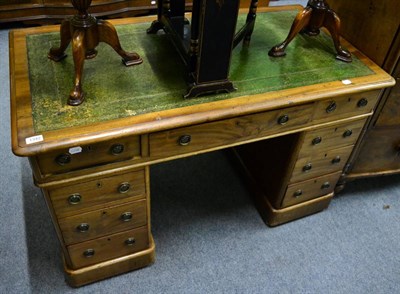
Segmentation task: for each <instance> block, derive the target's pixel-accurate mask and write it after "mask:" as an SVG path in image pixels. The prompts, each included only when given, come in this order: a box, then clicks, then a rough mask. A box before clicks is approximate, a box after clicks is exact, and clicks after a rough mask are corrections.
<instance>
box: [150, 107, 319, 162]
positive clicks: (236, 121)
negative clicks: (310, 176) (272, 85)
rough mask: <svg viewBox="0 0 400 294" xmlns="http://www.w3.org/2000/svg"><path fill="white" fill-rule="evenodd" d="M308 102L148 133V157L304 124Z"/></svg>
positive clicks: (222, 142) (238, 139)
mask: <svg viewBox="0 0 400 294" xmlns="http://www.w3.org/2000/svg"><path fill="white" fill-rule="evenodd" d="M311 114H312V105H311V104H309V105H300V106H296V107H289V108H285V109H278V110H274V111H269V112H265V113H257V114H252V115H246V116H241V117H237V118H232V119H226V120H223V121H216V122H210V123H206V124H201V125H196V126H191V127H185V128H179V129H174V130H170V131H165V132H159V133H154V134H151V135H150V140H149V141H150V156H151V157H153V158H154V157H155V158H158V157H169V156H173V155H178V154H185V153H191V152H195V151H199V150H206V149H209V148H215V147H219V146H226V145H231V144H235V143H237V142H241V141H245V140H250V139H253V138H262V137H263V136H268V135H270V134H273V133H279V132H285V131H288V130H292V129H296V128H299V127H302V126H304V125H306V124H307V123H308V122H309V121H310V116H311Z"/></svg>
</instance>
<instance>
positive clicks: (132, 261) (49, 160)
mask: <svg viewBox="0 0 400 294" xmlns="http://www.w3.org/2000/svg"><path fill="white" fill-rule="evenodd" d="M267 11H268V13H266V15H265V19H268V22H263V21H261V19H263V13H261V12H260V13H259V14H258V15H257V17H258V18H257V19H258V21H259V22H258V27H259V28H260V29H261V30H260V31H259V32H257V26H256V30H255V32H254V33H253V37H252V44H255V45H254V46H253V47H250V48H248V49H238V48H237V49H235V51H234V57H233V66H232V69H231V70H232V72H233V74H232V77H233V78H234V79H235V82H237V83H241V84H242V87H241V88H242V89H243V90H242V91H240V90H238V91H236V92H233V93H230V94H223V95H219V96H218V95H215V96H214V95H212V96H206V97H202V98H196V99H186V100H184V99H182V97H181V95H180V93H181V88H179V87H181V86H184V82H182V83H180V73H179V71H178V70H177V71H178V72H177V73H174V71H171V68H168V69H167V71H163V70H161V69H160V68H159V66H161V65H160V64H159V63H158V62H157V59H153V58H158V57H157V56H159V54H161V53H162V52H164V51H167V54H169V52H173V51H174V49H173V48H172V49H171V48H168V47H160V48H161V49H162V50H159V49H160V48H159V47H157V46H155V45H154V44H155V43H154V42H157V40H158V39H159V38H158V37H159V36H156V37H157V38H155V39H151V40H149V39H147V38H145V37H143V36H148V35H146V34H145V32H144V31H143V35H141V36H142V37H140V38H136V37H135V32H142V28H145V27H146V26H147V25H148V24H149V22H150V21H151V20H152V19H150V18H143V19H121V20H116V21H114V22H113V24H114V25H116V27H117V30H119V35H120V38H121V42H122V43H123V42H128V43H129V40H132V39H133V41H132V42H133V43H134V44H131V45H132V46H133V45H134V46H136V47H137V48H139V49H140V48H142V49H143V48H145V49H146V50H145V51H143V52H140V50H142V49H140V50H139V54H141V55H142V56H143V57H144V63H143V65H144V66H143V67H142V68H139V67H137V68H136V69H134V70H130V69H126V68H124V67H123V66H122V65H121V67H114V66H115V62H113V61H112V60H110V62H109V64H110V66H112V68H101V69H96V67H91V66H90V65H89V62H88V67H87V70H88V74H87V85H88V88H87V91H88V96H87V100H86V103H85V105H82V106H79V107H70V106H67V105H65V104H63V103H65V102H64V101H65V99H63V97H64V93H59V92H62V91H63V89H66V91H68V85H69V80H68V77H70V73H69V72H68V71H69V70H72V69H71V66H69V65H68V64H67V63H68V62H72V61H68V60H69V59H68V58H66V59H65V61H64V63H61V64H59V65H54V63H51V61H47V58H46V54H45V52H47V48H48V44H47V41H49V42H52V41H56V40H54V39H53V37H54V36H57V35H58V34H57V31H58V27H57V26H48V27H36V28H29V29H23V30H15V31H12V32H11V33H10V77H11V79H10V81H11V83H10V84H11V124H12V148H13V152H14V153H15V154H16V155H18V156H25V157H28V158H29V161H30V163H31V167H32V171H33V175H34V180H35V183H36V185H38V186H39V187H40V188H41V189H42V191H43V194H44V197H45V199H46V203H47V205H48V208H49V212H50V215H51V218H52V221H53V224H54V227H55V230H56V232H57V235H58V238H59V241H60V244H61V248H62V252H63V256H64V268H65V273H66V276H67V280H68V282H69V283H70V284H71V285H72V286H81V285H84V284H87V283H91V282H95V281H98V280H101V279H104V278H107V277H110V276H113V275H117V274H120V273H123V272H127V271H130V270H133V269H138V268H140V267H144V266H146V265H149V264H151V263H152V262H154V253H155V246H154V241H153V239H152V235H151V222H150V220H151V218H150V189H149V183H150V176H149V169H150V166H151V165H153V164H156V163H159V162H164V161H167V160H173V159H176V158H182V157H186V156H192V155H196V154H200V153H205V152H210V151H213V150H218V149H223V148H230V147H235V152H236V153H237V154H238V156H239V158H240V162H241V163H242V164H243V166H245V171H246V174H247V175H249V179H250V181H251V182H252V183H253V187H255V193H254V198H255V203H256V206H257V208H258V210H259V211H260V213H261V215H262V217H263V218H264V220H265V221H266V223H267V224H269V225H270V226H274V225H278V224H283V223H285V222H288V221H291V220H295V219H297V218H300V217H303V216H306V215H309V214H312V213H315V212H318V211H321V210H323V209H324V208H326V207H327V206H328V205H329V203H330V200H331V199H332V197H333V194H334V188H335V183H336V182H337V180H338V179H339V177H340V175H341V173H342V170H343V167H344V166H345V164H346V160H347V158H348V157H349V156H350V154H351V152H352V149H353V146H354V144H355V142H356V141H357V138H358V136H359V134H360V132H362V129H363V127H364V123H365V121H366V119H367V118H368V117H369V116H371V115H372V113H373V109H374V106H375V104H376V103H377V100H378V94H379V92H380V91H381V89H382V88H385V87H390V86H392V85H393V84H394V80H393V79H392V78H391V77H390V76H389V75H388V74H386V73H385V72H384V71H382V70H381V69H380V68H379V67H378V66H376V65H375V64H373V63H372V62H371V61H370V60H368V59H367V58H366V57H364V56H363V55H362V54H361V53H360V52H358V51H357V50H356V49H355V48H353V47H351V46H350V45H349V44H347V43H344V44H345V45H346V46H347V48H348V49H349V50H350V51H351V52H352V54H353V56H355V57H356V58H355V60H354V61H353V63H351V64H343V63H341V62H339V61H335V60H333V59H332V58H331V52H329V50H328V49H327V50H328V51H327V50H325V49H324V48H330V47H331V46H325V45H323V44H324V43H323V42H325V41H324V39H313V40H316V41H313V42H322V45H321V46H319V47H318V46H315V44H313V46H312V47H313V48H314V49H313V50H314V51H313V52H312V53H311V54H310V55H307V54H305V53H300V54H301V58H299V57H296V59H294V60H292V59H290V57H289V56H288V58H285V59H279V60H276V59H269V57H267V51H268V50H267V48H269V47H270V46H271V44H274V43H276V39H280V38H281V36H278V35H277V36H275V37H276V38H275V39H274V38H271V39H265V34H264V32H265V30H266V28H265V27H264V26H265V25H266V26H269V25H275V27H276V28H275V27H274V28H273V29H271V31H274V32H277V31H279V28H278V27H281V30H282V34H285V33H286V32H287V26H290V24H291V20H292V19H293V16H292V14H286V12H287V11H289V12H290V11H293V7H292V8H290V7H286V8H274V9H273V8H270V9H268V10H267ZM269 12H271V14H269ZM294 13H296V11H294ZM142 22H144V23H142ZM281 22H282V23H281ZM277 28H278V29H277ZM124 36H125V37H124ZM126 36H128V38H126ZM148 38H152V37H151V36H150V37H148ZM321 38H323V36H322V37H321ZM326 39H327V40H328V41H327V42H330V40H329V38H326ZM46 40H47V41H46ZM302 42H303V43H302ZM307 42H308V40H303V41H302V39H301V38H298V41H295V42H294V43H293V45H292V46H291V47H293V48H294V49H295V50H296V52H298V51H299V47H301V46H306V44H307ZM167 43H169V42H167ZM167 43H165V44H161V45H163V46H164V45H165V46H167V45H166V44H167ZM146 44H147V45H146ZM125 45H128V46H125V47H127V48H128V50H129V46H130V45H129V44H125ZM145 45H146V46H147V47H146V46H145ZM158 45H160V44H158ZM296 46H297V48H296ZM155 47H157V48H155ZM257 48H259V49H257ZM152 49H157V50H155V52H154V50H153V51H152ZM252 50H253V51H256V50H261V51H264V50H265V59H264V58H263V56H262V54H258V53H257V52H256V53H257V54H252V52H253V51H252ZM106 51H107V50H104V51H102V52H106ZM305 52H309V49H307V51H305ZM42 53H43V56H42ZM142 53H143V54H142ZM152 53H155V54H153V55H152ZM104 54H105V56H103V57H101V56H100V54H99V56H98V58H96V59H100V60H99V62H102V60H101V58H105V59H108V58H113V56H114V55H115V54H113V52H112V51H110V54H109V55H106V53H104ZM320 54H321V55H320ZM288 55H289V54H288ZM290 55H291V56H293V55H294V54H290ZM319 55H320V56H319ZM318 56H319V57H318ZM325 57H326V58H325ZM160 58H162V56H161V57H160ZM176 58H178V59H179V56H177V57H176ZM254 58H260V59H259V61H254ZM319 58H320V59H319ZM315 59H317V60H318V63H317V65H315V64H313V63H312V60H315ZM257 60H258V59H257ZM93 62H96V61H95V60H94V61H93ZM235 62H236V65H235ZM264 63H266V64H269V65H270V66H269V67H266V66H265V65H263V64H264ZM105 64H108V63H105ZM173 64H174V63H173ZM157 65H158V66H157ZM258 65H261V66H262V67H261V68H259V67H258ZM146 66H147V67H146ZM239 69H240V70H239ZM112 70H116V71H118V73H119V74H118V80H116V81H109V80H110V78H109V77H110V76H111V75H110V76H109V75H107V74H106V75H105V78H104V79H100V81H101V82H100V83H99V82H98V83H96V84H94V86H93V87H92V88H90V86H89V85H90V84H91V80H90V79H91V76H90V73H92V74H93V76H94V77H96V78H97V79H98V78H99V75H101V72H106V73H108V72H109V71H112ZM141 70H143V71H144V72H140V71H141ZM145 71H150V74H149V72H147V75H146V77H149V79H151V78H152V77H159V80H158V83H159V85H157V86H158V87H159V89H156V90H157V91H158V92H152V91H153V90H154V87H153V86H152V85H154V83H153V82H151V81H149V86H148V87H147V88H146V87H144V85H146V81H147V80H146V78H141V77H142V76H141V75H142V74H143V75H145V74H146V72H145ZM254 71H256V72H255V73H254ZM263 73H264V75H263ZM253 74H254V75H255V76H252V75H253ZM175 76H176V77H177V79H176V80H175ZM249 76H250V77H249ZM260 76H261V77H260ZM59 77H61V78H59ZM245 77H249V78H245ZM256 77H258V78H259V80H257V79H256ZM49 79H51V81H52V82H49ZM65 79H67V81H66V82H65V85H66V87H64V84H63V81H64V80H65ZM136 79H138V80H139V81H140V83H138V82H136ZM343 80H347V82H343ZM165 81H168V83H166V84H165V85H164V86H165V87H164V86H163V83H164V82H165ZM174 81H175V82H174ZM316 81H317V82H316ZM128 82H129V83H128ZM108 83H109V84H108ZM131 84H133V85H131ZM113 85H114V86H113ZM138 87H139V89H137V88H138ZM140 87H141V88H140ZM135 89H136V91H138V92H134V91H135ZM160 89H161V90H162V91H167V90H168V91H169V92H168V91H167V92H162V91H161V90H160ZM166 89H167V90H166ZM245 89H247V90H245ZM91 91H93V92H91ZM113 91H115V93H114V92H113ZM125 91H126V95H127V96H123V95H124V93H125ZM143 91H144V92H146V91H148V92H146V93H150V94H151V95H150V94H146V97H144V98H143V97H141V96H140V93H142V92H143ZM160 91H161V92H162V93H161V92H160ZM116 93H117V94H118V95H117V94H116ZM157 93H158V94H157ZM102 95H103V96H104V97H105V98H104V97H103V96H102ZM115 97H116V98H115ZM142 98H143V100H142ZM148 101H150V102H151V103H150V104H149V105H147V104H146V102H148ZM60 103H61V104H60ZM102 103H103V104H102ZM130 103H131V104H130ZM94 105H97V108H95V107H94ZM146 105H147V106H146ZM98 110H99V111H98ZM153 180H156V179H153ZM153 217H157V216H153Z"/></svg>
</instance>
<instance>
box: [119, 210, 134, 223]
mask: <svg viewBox="0 0 400 294" xmlns="http://www.w3.org/2000/svg"><path fill="white" fill-rule="evenodd" d="M132 217H133V215H132V212H124V213H123V214H121V220H122V221H124V222H129V221H130V220H132Z"/></svg>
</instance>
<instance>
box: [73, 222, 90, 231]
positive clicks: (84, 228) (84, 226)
mask: <svg viewBox="0 0 400 294" xmlns="http://www.w3.org/2000/svg"><path fill="white" fill-rule="evenodd" d="M89 228H90V226H89V224H88V223H81V224H80V225H78V226H77V227H76V229H77V230H78V231H79V232H81V233H85V232H87V231H89Z"/></svg>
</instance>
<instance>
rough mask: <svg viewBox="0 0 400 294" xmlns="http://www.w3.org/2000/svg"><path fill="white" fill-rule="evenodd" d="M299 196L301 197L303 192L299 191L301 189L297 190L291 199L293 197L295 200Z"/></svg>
mask: <svg viewBox="0 0 400 294" xmlns="http://www.w3.org/2000/svg"><path fill="white" fill-rule="evenodd" d="M301 195H303V190H301V189H299V190H297V191H295V192H294V193H293V197H295V198H299V197H300V196H301Z"/></svg>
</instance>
